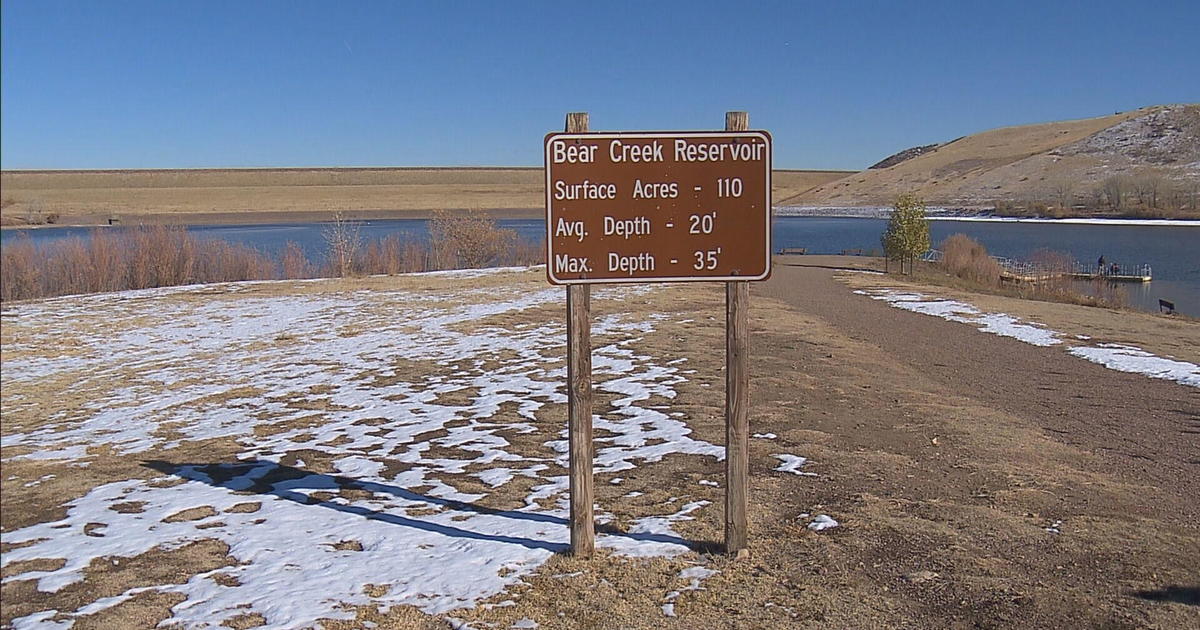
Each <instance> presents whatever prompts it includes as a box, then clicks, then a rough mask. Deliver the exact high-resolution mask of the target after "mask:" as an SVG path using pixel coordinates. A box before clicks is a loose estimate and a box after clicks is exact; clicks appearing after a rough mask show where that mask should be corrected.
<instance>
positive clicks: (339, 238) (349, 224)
mask: <svg viewBox="0 0 1200 630" xmlns="http://www.w3.org/2000/svg"><path fill="white" fill-rule="evenodd" d="M358 225H359V224H358V222H356V221H351V220H349V219H346V218H345V217H344V216H342V213H341V212H340V211H338V212H335V213H333V221H332V222H331V223H330V224H329V225H327V226H326V227H325V229H324V230H321V235H322V236H324V237H325V245H326V246H327V247H328V248H329V266H330V268H331V270H332V272H333V275H335V276H338V277H341V278H345V277H347V276H350V275H353V273H354V264H355V261H356V259H357V258H358V250H359V248H361V247H362V237H361V236H360V235H359V233H358Z"/></svg>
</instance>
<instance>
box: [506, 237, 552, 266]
mask: <svg viewBox="0 0 1200 630" xmlns="http://www.w3.org/2000/svg"><path fill="white" fill-rule="evenodd" d="M509 262H510V263H511V264H513V265H540V264H542V263H544V262H546V244H545V243H544V242H542V241H531V240H528V239H524V238H518V239H517V244H516V245H515V246H513V250H512V260H511V261H509Z"/></svg>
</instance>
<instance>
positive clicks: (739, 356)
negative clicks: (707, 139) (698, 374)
mask: <svg viewBox="0 0 1200 630" xmlns="http://www.w3.org/2000/svg"><path fill="white" fill-rule="evenodd" d="M749 128H750V117H749V115H747V113H746V112H726V113H725V131H746V130H748V129H749ZM767 198H768V200H769V199H770V190H768V191H767ZM768 203H769V201H768ZM767 246H768V247H770V243H768V244H767ZM749 302H750V283H749V282H745V281H733V282H726V283H725V552H726V553H729V554H735V555H739V554H740V553H741V552H742V551H743V550H746V549H747V546H746V538H747V532H746V529H747V525H746V510H747V506H748V505H749V502H750V488H749V483H750V452H749V444H748V443H749V440H750V422H749V419H748V417H747V415H746V411H747V399H748V393H749V392H748V390H749V388H750V374H749V372H748V371H747V369H746V359H747V355H748V354H749V331H748V330H747V328H748V326H749V323H748V318H747V314H746V311H747V308H748V307H749Z"/></svg>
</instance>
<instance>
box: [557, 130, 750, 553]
mask: <svg viewBox="0 0 1200 630" xmlns="http://www.w3.org/2000/svg"><path fill="white" fill-rule="evenodd" d="M545 173H546V277H547V279H548V280H549V281H550V282H551V283H552V284H565V285H567V392H568V403H567V407H568V431H567V433H568V443H569V453H568V460H569V462H568V466H569V468H570V471H569V479H570V492H571V497H570V506H571V523H570V525H571V550H572V552H573V553H574V554H576V555H579V556H588V555H590V554H591V553H592V552H593V551H594V549H595V527H594V523H593V515H592V505H593V496H592V463H593V458H594V446H593V445H592V375H591V371H592V357H591V350H592V349H591V313H590V299H591V298H590V286H591V285H592V284H597V283H610V282H689V281H692V282H694V281H723V282H725V283H726V288H725V296H726V297H725V314H726V331H725V361H726V369H725V371H726V380H725V426H726V429H725V477H726V479H725V488H726V494H725V548H726V551H727V552H728V553H731V554H737V553H738V552H740V551H742V550H744V549H746V539H747V536H746V532H747V523H746V508H747V505H748V503H749V480H748V477H749V451H748V447H747V442H748V438H749V422H748V420H747V414H746V411H747V392H748V389H749V372H748V371H747V369H746V359H747V355H748V330H747V326H748V325H747V316H746V313H747V308H748V302H749V284H748V283H749V281H753V280H765V279H766V278H767V277H768V276H770V274H771V136H770V134H768V133H767V132H765V131H749V130H748V117H747V115H746V112H728V113H727V114H726V115H725V130H724V131H695V132H628V133H589V132H588V115H587V113H585V112H576V113H571V114H567V124H566V131H565V132H564V133H551V134H547V135H546V138H545Z"/></svg>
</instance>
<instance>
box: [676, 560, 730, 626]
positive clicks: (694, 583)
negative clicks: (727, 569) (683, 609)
mask: <svg viewBox="0 0 1200 630" xmlns="http://www.w3.org/2000/svg"><path fill="white" fill-rule="evenodd" d="M718 573H720V571H716V570H714V569H706V568H704V567H688V568H686V569H684V570H682V571H680V572H679V578H680V579H683V580H688V584H687V586H684V587H683V588H680V589H679V590H676V591H671V592H670V593H667V596H666V597H665V598H664V599H665V600H666V602H665V603H664V604H663V605H662V611H663V615H664V616H667V617H676V616H678V615H676V614H675V600H677V599H679V596H680V595H683V594H684V593H686V592H688V591H702V590H704V587H703V586H700V583H701V582H703V581H704V580H707V579H708V578H710V577H712V576H714V575H716V574H718Z"/></svg>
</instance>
